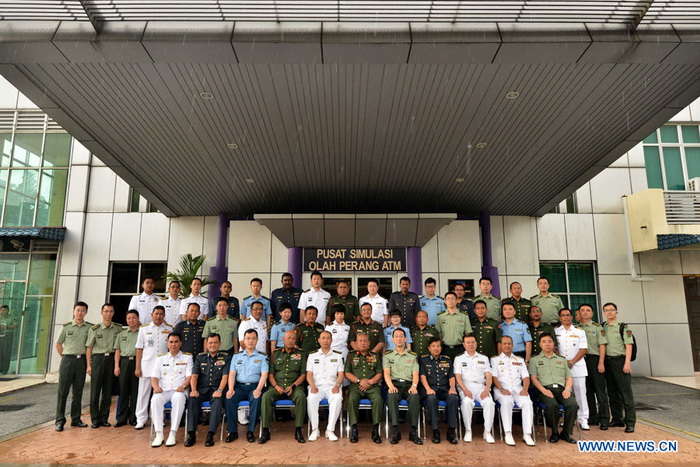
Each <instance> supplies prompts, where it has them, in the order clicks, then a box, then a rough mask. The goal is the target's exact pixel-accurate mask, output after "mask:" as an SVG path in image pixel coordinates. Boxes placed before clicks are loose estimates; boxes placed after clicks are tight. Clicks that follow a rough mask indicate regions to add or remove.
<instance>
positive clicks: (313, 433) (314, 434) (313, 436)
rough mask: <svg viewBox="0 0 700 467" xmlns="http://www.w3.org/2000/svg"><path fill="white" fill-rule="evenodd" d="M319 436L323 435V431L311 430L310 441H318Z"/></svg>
mask: <svg viewBox="0 0 700 467" xmlns="http://www.w3.org/2000/svg"><path fill="white" fill-rule="evenodd" d="M319 436H321V433H320V432H319V431H318V430H311V434H310V435H309V441H316V440H317V439H318V437H319Z"/></svg>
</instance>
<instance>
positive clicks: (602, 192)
mask: <svg viewBox="0 0 700 467" xmlns="http://www.w3.org/2000/svg"><path fill="white" fill-rule="evenodd" d="M590 183H591V202H592V205H593V212H595V213H613V214H615V213H622V196H623V195H629V194H630V193H631V192H632V188H631V186H630V176H629V171H628V170H627V169H625V168H609V169H605V170H603V171H602V172H601V173H599V174H598V175H596V176H595V177H593V179H592V180H591V182H590Z"/></svg>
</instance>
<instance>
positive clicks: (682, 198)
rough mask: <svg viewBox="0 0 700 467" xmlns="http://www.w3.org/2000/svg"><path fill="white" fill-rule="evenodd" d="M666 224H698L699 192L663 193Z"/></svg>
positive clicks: (699, 209)
mask: <svg viewBox="0 0 700 467" xmlns="http://www.w3.org/2000/svg"><path fill="white" fill-rule="evenodd" d="M664 206H665V208H666V222H667V223H668V224H700V191H664Z"/></svg>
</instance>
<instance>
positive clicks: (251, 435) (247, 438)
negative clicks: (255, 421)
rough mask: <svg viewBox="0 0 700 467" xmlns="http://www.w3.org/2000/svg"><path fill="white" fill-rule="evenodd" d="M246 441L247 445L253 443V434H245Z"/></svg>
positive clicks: (250, 432)
mask: <svg viewBox="0 0 700 467" xmlns="http://www.w3.org/2000/svg"><path fill="white" fill-rule="evenodd" d="M246 440H247V441H248V442H249V443H254V442H255V433H253V432H252V431H249V432H248V433H247V434H246Z"/></svg>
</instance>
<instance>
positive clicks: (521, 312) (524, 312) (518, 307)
mask: <svg viewBox="0 0 700 467" xmlns="http://www.w3.org/2000/svg"><path fill="white" fill-rule="evenodd" d="M506 303H509V304H511V305H513V308H515V319H517V320H518V321H522V322H523V323H526V324H528V323H529V322H530V306H531V305H532V302H531V301H530V300H528V299H527V298H523V297H520V300H517V299H516V298H515V297H508V298H504V299H503V300H502V301H501V308H502V307H503V305H505V304H506Z"/></svg>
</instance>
